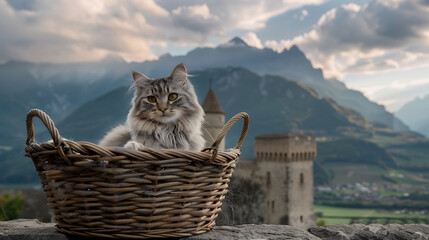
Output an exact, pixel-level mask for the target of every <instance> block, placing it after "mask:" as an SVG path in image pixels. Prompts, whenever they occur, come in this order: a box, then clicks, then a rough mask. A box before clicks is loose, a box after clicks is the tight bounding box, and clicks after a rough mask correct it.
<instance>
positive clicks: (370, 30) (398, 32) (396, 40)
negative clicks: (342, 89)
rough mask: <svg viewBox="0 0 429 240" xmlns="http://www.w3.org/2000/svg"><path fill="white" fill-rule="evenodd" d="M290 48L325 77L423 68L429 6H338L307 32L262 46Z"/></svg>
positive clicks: (428, 47)
mask: <svg viewBox="0 0 429 240" xmlns="http://www.w3.org/2000/svg"><path fill="white" fill-rule="evenodd" d="M294 44H296V45H298V46H299V47H300V48H301V49H302V50H303V51H304V52H305V53H306V54H307V56H308V57H309V58H310V59H311V60H312V62H313V64H314V65H315V66H317V67H321V68H322V69H323V70H324V73H325V75H326V76H327V77H340V78H341V77H343V76H344V75H346V74H350V73H359V72H362V71H363V72H368V73H370V72H378V71H386V70H391V69H399V68H407V67H411V66H413V67H415V66H418V65H422V64H427V63H429V62H428V60H429V6H428V4H427V3H425V2H424V1H423V0H421V1H419V0H416V1H407V0H395V1H384V0H374V1H371V2H369V3H367V4H365V5H364V6H362V7H361V6H359V5H356V4H347V5H342V6H341V7H339V8H335V9H332V10H330V11H328V12H327V13H325V14H324V15H323V16H322V17H321V18H320V19H319V21H318V23H317V24H316V25H315V26H314V28H313V29H312V30H311V31H310V32H307V33H305V34H303V35H300V36H297V37H295V38H293V39H288V40H282V41H272V40H271V41H267V42H265V45H266V46H269V47H271V48H273V49H275V50H277V51H282V50H283V49H285V48H290V47H291V46H292V45H294Z"/></svg>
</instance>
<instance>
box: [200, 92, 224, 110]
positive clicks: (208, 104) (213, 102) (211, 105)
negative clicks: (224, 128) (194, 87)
mask: <svg viewBox="0 0 429 240" xmlns="http://www.w3.org/2000/svg"><path fill="white" fill-rule="evenodd" d="M203 109H204V112H205V113H222V114H225V112H224V111H223V109H222V107H221V106H220V104H219V102H218V100H217V98H216V95H215V93H214V92H213V90H212V89H211V88H210V90H209V92H208V93H207V95H206V98H204V101H203Z"/></svg>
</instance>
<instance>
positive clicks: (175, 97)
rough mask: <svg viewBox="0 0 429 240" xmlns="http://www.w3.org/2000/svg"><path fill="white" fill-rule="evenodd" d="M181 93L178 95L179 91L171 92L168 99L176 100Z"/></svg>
mask: <svg viewBox="0 0 429 240" xmlns="http://www.w3.org/2000/svg"><path fill="white" fill-rule="evenodd" d="M178 96H179V95H177V93H171V94H170V95H168V100H170V101H174V100H176V99H177V97H178Z"/></svg>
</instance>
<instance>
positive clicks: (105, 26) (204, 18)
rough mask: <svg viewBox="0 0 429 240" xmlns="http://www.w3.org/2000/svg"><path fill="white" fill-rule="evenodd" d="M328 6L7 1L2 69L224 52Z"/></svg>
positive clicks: (0, 36)
mask: <svg viewBox="0 0 429 240" xmlns="http://www.w3.org/2000/svg"><path fill="white" fill-rule="evenodd" d="M322 1H323V0H275V1H267V0H265V1H260V0H238V1H228V0H220V1H199V0H184V1H163V0H160V1H155V0H147V1H139V0H123V1H114V0H94V1H86V0H76V1H69V0H57V1H48V0H32V1H22V0H0V62H4V61H8V60H26V61H34V62H79V61H95V60H99V59H101V58H103V57H105V56H107V55H110V54H115V55H120V56H122V57H124V58H125V59H126V60H128V61H143V60H148V59H154V58H156V57H157V56H156V55H155V54H154V53H153V51H156V52H163V51H162V50H160V49H166V48H167V46H171V45H173V46H185V47H190V46H192V47H194V46H201V45H212V44H219V43H220V42H223V41H226V40H227V38H228V34H227V33H229V32H231V31H236V30H249V31H254V30H257V29H260V28H262V27H264V26H265V24H266V22H267V21H268V20H269V19H270V18H272V17H274V16H277V15H279V14H282V13H284V12H286V11H289V10H291V9H297V8H300V7H302V6H306V5H309V4H319V3H321V2H322ZM213 39H215V40H216V41H218V42H214V40H213ZM255 43H257V42H255Z"/></svg>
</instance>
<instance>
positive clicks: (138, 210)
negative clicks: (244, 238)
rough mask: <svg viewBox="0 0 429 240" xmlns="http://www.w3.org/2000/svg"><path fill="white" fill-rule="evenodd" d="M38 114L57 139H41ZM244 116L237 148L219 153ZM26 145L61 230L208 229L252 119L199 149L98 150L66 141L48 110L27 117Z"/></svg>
mask: <svg viewBox="0 0 429 240" xmlns="http://www.w3.org/2000/svg"><path fill="white" fill-rule="evenodd" d="M33 117H38V118H40V119H41V120H42V122H43V123H44V124H45V126H46V127H47V129H48V131H49V133H50V134H51V137H52V139H53V141H50V142H46V143H41V144H39V143H37V142H36V141H35V138H34V128H33V122H32V121H33V120H32V119H33ZM241 118H243V119H244V123H243V130H242V133H241V135H240V138H239V140H238V143H237V146H236V147H235V148H234V149H233V150H230V151H227V152H224V151H217V146H218V145H219V143H220V142H221V141H222V139H223V138H224V137H225V135H226V133H227V131H228V130H229V128H230V127H231V126H232V125H233V124H234V123H235V122H237V121H238V120H239V119H241ZM26 123H27V142H26V147H25V150H26V152H27V156H29V157H31V159H32V160H33V163H34V166H35V168H36V170H37V171H38V174H39V176H40V179H41V182H42V184H43V188H44V190H45V192H46V196H47V198H48V202H49V204H50V207H51V208H52V210H53V212H54V215H55V220H56V222H57V225H56V226H57V228H58V230H59V231H61V232H64V233H68V234H73V235H81V236H86V237H107V238H134V239H146V238H160V237H186V236H191V235H194V234H201V233H204V232H206V231H208V230H210V229H211V228H213V226H214V225H215V219H216V217H217V215H218V213H219V212H220V211H221V205H222V200H223V199H224V195H225V194H226V193H227V191H228V189H227V188H228V182H229V179H230V177H231V175H232V173H233V170H234V167H235V162H236V160H237V159H238V157H239V155H240V151H239V149H240V147H241V145H242V143H243V141H244V138H245V136H246V133H247V129H248V124H249V118H248V115H247V114H246V113H239V114H237V115H236V116H234V117H233V118H231V120H230V121H228V123H227V124H226V125H225V127H224V128H223V129H222V131H221V132H220V134H219V136H218V138H217V139H216V141H215V142H214V143H213V145H212V147H211V148H208V149H205V150H203V151H202V152H192V151H184V150H174V149H164V150H153V149H149V148H145V149H143V150H140V151H134V150H129V149H125V148H121V147H101V146H98V145H96V144H93V143H89V142H74V141H70V140H66V139H62V138H61V136H60V135H59V133H58V130H57V129H56V127H55V125H54V123H53V122H52V120H51V119H50V118H49V116H48V115H46V114H45V113H44V112H42V111H41V110H38V109H33V110H31V111H30V112H29V113H28V115H27V122H26Z"/></svg>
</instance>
